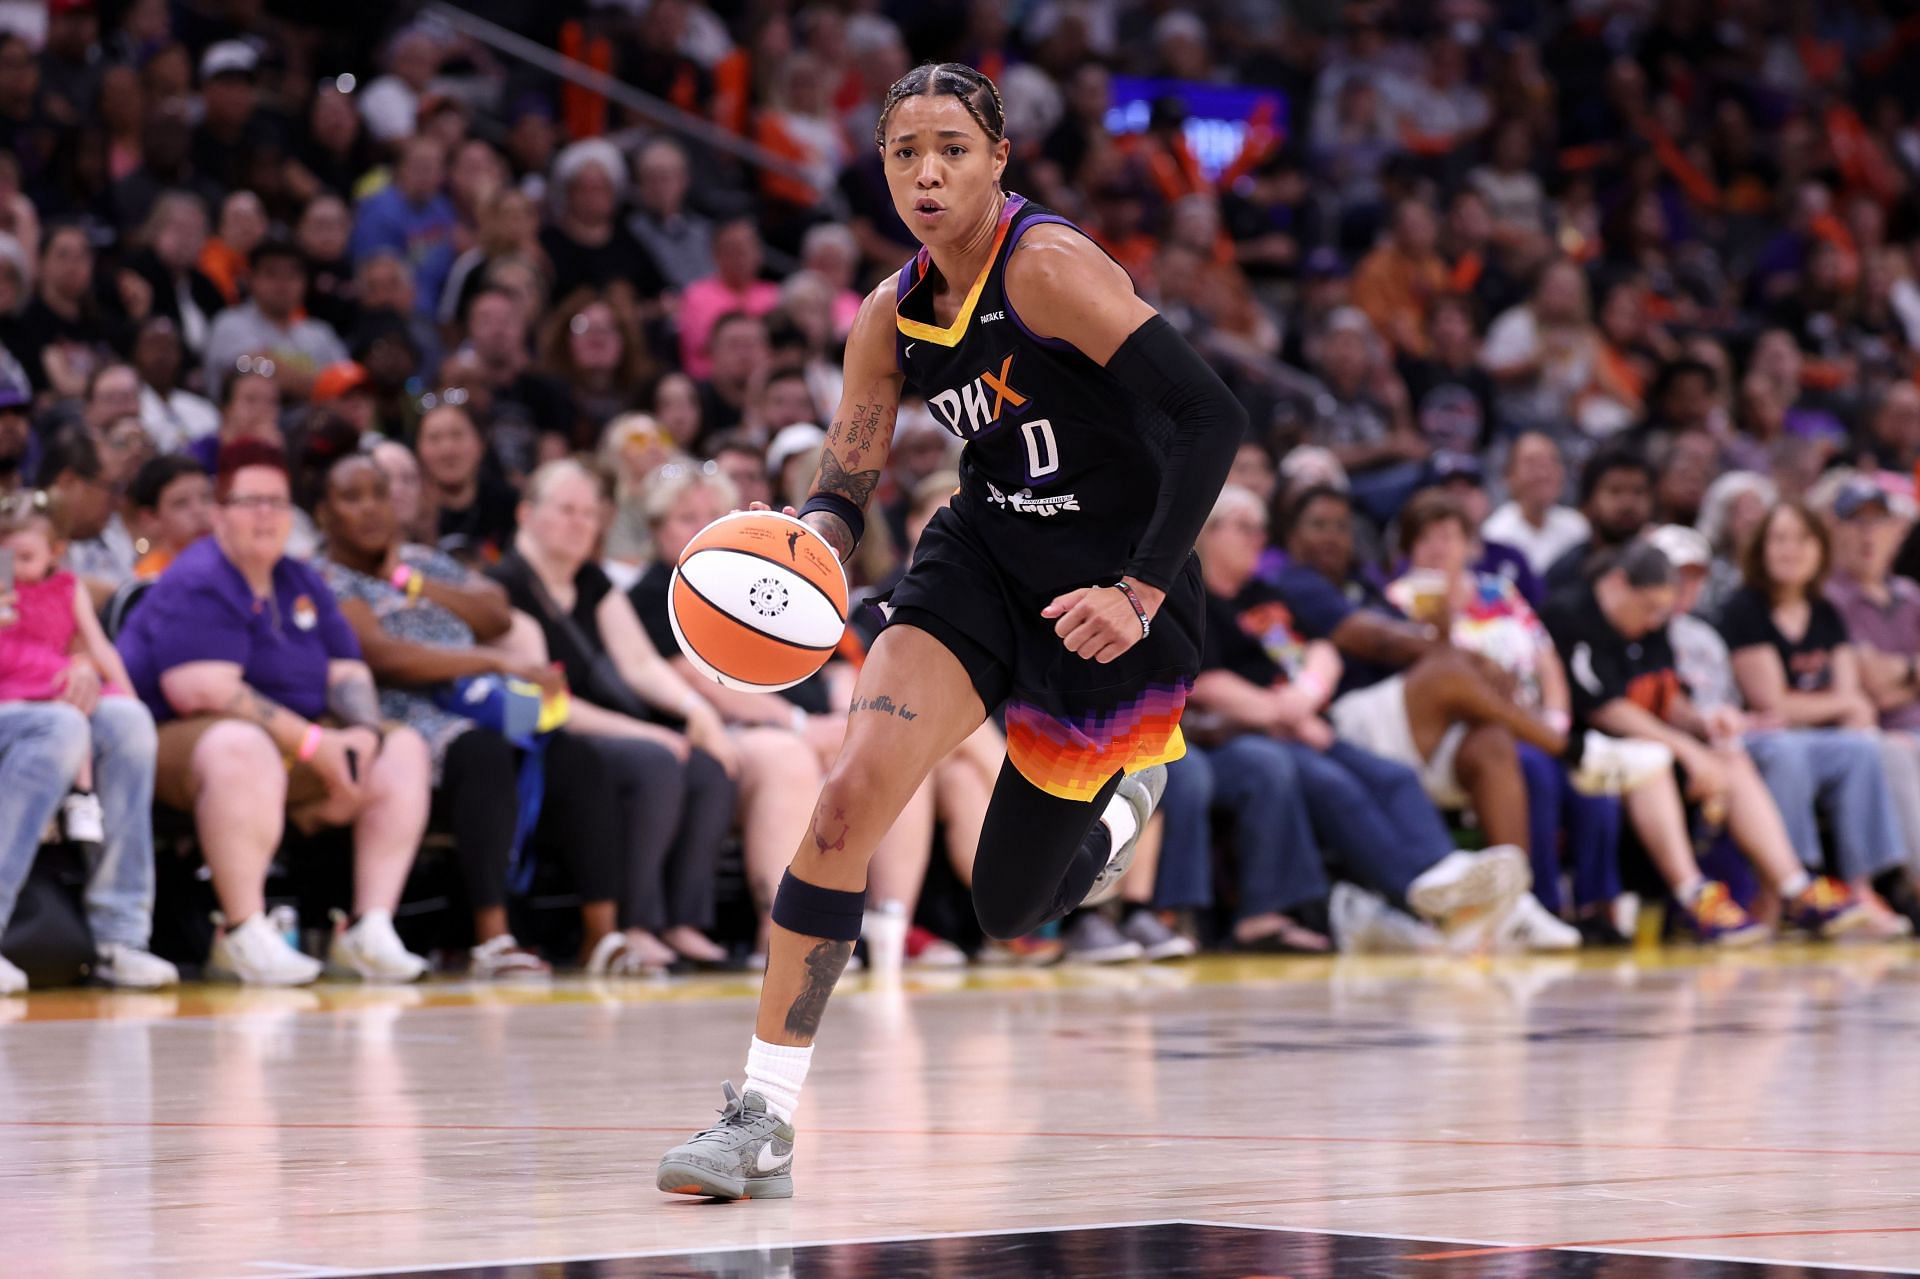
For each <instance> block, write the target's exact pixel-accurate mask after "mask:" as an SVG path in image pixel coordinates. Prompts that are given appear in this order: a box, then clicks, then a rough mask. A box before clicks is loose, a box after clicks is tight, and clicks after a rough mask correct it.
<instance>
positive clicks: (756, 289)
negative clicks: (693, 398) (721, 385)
mask: <svg viewBox="0 0 1920 1279" xmlns="http://www.w3.org/2000/svg"><path fill="white" fill-rule="evenodd" d="M713 264H714V268H715V269H714V273H713V274H712V275H709V276H707V277H705V278H704V279H700V280H695V281H694V282H693V283H692V284H689V285H688V286H687V291H686V292H685V293H684V294H683V295H682V296H681V298H680V364H681V367H683V368H684V369H686V371H687V372H688V373H690V374H692V375H693V376H694V377H696V378H705V377H707V376H708V375H709V374H710V373H711V372H712V370H713V361H712V359H711V357H710V356H709V354H708V351H707V340H708V338H709V337H711V336H712V334H713V325H714V321H716V320H718V319H719V318H720V317H721V316H723V315H725V314H727V313H728V312H729V311H744V312H746V313H747V314H748V315H765V314H766V313H767V312H769V311H771V310H773V309H774V308H775V307H777V306H779V305H780V286H779V285H777V284H775V283H773V282H772V281H771V280H763V279H761V278H760V231H759V229H758V228H757V227H756V226H755V225H754V221H753V219H752V218H734V219H732V220H731V221H727V222H723V223H721V224H720V227H719V229H718V230H716V231H715V232H714V233H713Z"/></svg>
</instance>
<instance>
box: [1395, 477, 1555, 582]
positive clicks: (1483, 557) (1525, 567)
mask: <svg viewBox="0 0 1920 1279" xmlns="http://www.w3.org/2000/svg"><path fill="white" fill-rule="evenodd" d="M1419 491H1420V492H1423V493H1431V492H1439V493H1443V494H1445V495H1446V496H1447V497H1448V498H1449V499H1451V500H1452V502H1453V503H1454V505H1455V506H1457V507H1458V508H1459V510H1460V513H1461V515H1462V516H1464V517H1465V519H1466V529H1467V537H1468V540H1469V541H1470V542H1471V543H1472V545H1473V549H1474V555H1473V557H1472V565H1473V570H1474V572H1476V573H1480V574H1484V575H1485V576H1487V577H1492V578H1498V579H1499V580H1500V581H1502V582H1505V583H1507V584H1508V585H1509V586H1511V587H1512V588H1513V589H1514V590H1515V591H1518V592H1519V594H1520V598H1521V599H1523V600H1525V601H1526V602H1527V604H1528V606H1529V607H1531V608H1536V609H1537V608H1539V607H1540V606H1541V605H1542V604H1544V603H1546V588H1545V585H1544V584H1543V583H1542V582H1541V581H1540V577H1539V575H1538V574H1537V573H1535V572H1534V571H1533V568H1532V566H1531V565H1529V564H1528V563H1527V557H1526V556H1524V555H1522V554H1521V553H1520V552H1519V551H1518V550H1516V549H1515V548H1514V547H1511V546H1508V545H1507V544H1506V543H1504V542H1501V541H1499V540H1497V539H1495V538H1491V537H1488V536H1487V535H1486V533H1485V531H1484V530H1485V528H1486V523H1487V518H1488V512H1489V511H1490V509H1491V502H1490V501H1489V499H1488V497H1487V475H1486V472H1485V471H1484V470H1482V469H1481V466H1480V460H1479V459H1478V458H1477V457H1475V456H1474V455H1473V454H1471V453H1451V452H1447V453H1435V454H1434V455H1433V456H1432V457H1430V458H1428V459H1427V465H1426V467H1425V469H1424V470H1423V471H1422V472H1421V475H1420V489H1419ZM1404 532H1405V530H1404V529H1402V533H1403V535H1404ZM1405 549H1406V548H1405V546H1404V545H1403V546H1402V550H1403V551H1404V550H1405ZM1402 611H1404V610H1402Z"/></svg>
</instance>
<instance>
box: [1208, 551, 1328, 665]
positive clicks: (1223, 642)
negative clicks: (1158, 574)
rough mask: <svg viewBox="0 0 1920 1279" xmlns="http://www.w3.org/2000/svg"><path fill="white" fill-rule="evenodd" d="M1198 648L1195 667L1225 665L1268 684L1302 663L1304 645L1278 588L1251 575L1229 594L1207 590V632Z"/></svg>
mask: <svg viewBox="0 0 1920 1279" xmlns="http://www.w3.org/2000/svg"><path fill="white" fill-rule="evenodd" d="M1200 654H1201V656H1200V669H1201V670H1205V671H1215V670H1224V671H1231V672H1233V673H1234V674H1235V675H1238V676H1239V677H1240V678H1241V679H1243V680H1246V681H1247V682H1248V683H1250V684H1258V685H1260V686H1261V687H1263V688H1271V687H1274V686H1276V685H1280V684H1286V683H1289V682H1291V680H1292V679H1293V675H1294V672H1296V671H1298V670H1300V668H1301V667H1302V666H1304V665H1305V664H1306V656H1307V647H1306V643H1305V642H1304V641H1303V640H1302V639H1301V638H1300V636H1299V633H1298V632H1296V631H1295V630H1294V629H1293V610H1292V609H1290V608H1288V607H1287V604H1286V601H1285V600H1283V599H1281V598H1280V592H1279V591H1277V590H1275V589H1274V588H1273V587H1271V586H1269V585H1267V584H1266V583H1265V582H1262V581H1260V580H1259V579H1257V578H1256V579H1255V580H1253V581H1251V582H1248V583H1247V584H1246V585H1245V586H1244V587H1242V588H1241V590H1240V593H1239V594H1238V595H1235V596H1234V597H1233V598H1231V599H1228V598H1227V597H1226V596H1224V595H1215V594H1214V593H1213V592H1212V591H1208V592H1207V637H1206V642H1205V644H1203V645H1202V646H1201V650H1200Z"/></svg>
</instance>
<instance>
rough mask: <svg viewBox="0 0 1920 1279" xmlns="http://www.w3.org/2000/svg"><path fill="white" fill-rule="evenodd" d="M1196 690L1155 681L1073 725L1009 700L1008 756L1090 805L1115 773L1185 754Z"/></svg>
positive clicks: (1029, 775) (1045, 786)
mask: <svg viewBox="0 0 1920 1279" xmlns="http://www.w3.org/2000/svg"><path fill="white" fill-rule="evenodd" d="M1192 688H1193V685H1192V684H1191V683H1189V682H1187V681H1184V680H1183V681H1181V682H1180V683H1178V684H1149V685H1147V686H1146V687H1145V688H1144V689H1142V690H1141V691H1140V693H1139V694H1138V695H1136V696H1135V697H1134V698H1133V699H1132V700H1131V701H1128V702H1126V703H1124V704H1122V705H1120V706H1118V707H1116V708H1114V709H1113V710H1110V711H1095V712H1092V713H1090V714H1087V715H1084V716H1080V717H1078V718H1077V719H1076V720H1074V721H1068V720H1063V719H1060V718H1057V717H1056V716H1054V715H1051V714H1049V713H1048V712H1046V711H1044V710H1041V709H1040V708H1039V707H1037V706H1033V705H1031V704H1030V703H1027V702H1023V701H1021V700H1020V698H1019V697H1018V696H1015V697H1012V698H1010V699H1008V701H1007V758H1008V759H1010V760H1012V761H1013V766H1014V767H1015V768H1017V769H1019V770H1020V775H1021V776H1022V777H1024V778H1026V779H1027V780H1028V781H1030V782H1032V783H1033V784H1034V785H1035V786H1038V787H1039V788H1040V789H1041V790H1043V791H1045V792H1046V793H1047V794H1049V795H1056V796H1058V797H1060V798H1061V799H1073V800H1079V801H1081V802H1083V803H1084V802H1086V801H1088V800H1091V799H1093V797H1094V796H1096V795H1098V794H1099V793H1100V788H1101V787H1102V786H1105V785H1106V784H1107V779H1108V778H1110V777H1112V776H1113V775H1114V774H1115V773H1137V772H1139V771H1140V770H1141V769H1143V768H1149V767H1151V766H1152V765H1154V764H1169V763H1172V762H1173V761H1174V760H1176V759H1179V758H1180V757H1181V756H1182V755H1185V754H1186V753H1187V742H1186V738H1185V737H1184V736H1183V735H1182V734H1181V732H1180V713H1181V711H1183V710H1184V709H1185V708H1186V704H1187V693H1188V692H1189V691H1190V690H1191V689H1192Z"/></svg>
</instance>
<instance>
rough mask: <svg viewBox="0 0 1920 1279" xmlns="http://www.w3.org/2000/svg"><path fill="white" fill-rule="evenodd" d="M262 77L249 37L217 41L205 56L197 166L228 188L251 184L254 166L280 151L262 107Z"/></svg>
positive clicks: (195, 150)
mask: <svg viewBox="0 0 1920 1279" xmlns="http://www.w3.org/2000/svg"><path fill="white" fill-rule="evenodd" d="M259 76H260V54H259V52H258V51H257V50H256V49H255V48H254V46H253V45H252V44H250V43H248V42H247V41H245V40H217V41H215V42H214V43H212V44H210V45H208V46H207V49H206V51H205V52H204V53H202V54H201V55H200V122H199V124H197V125H196V126H195V127H194V131H193V153H192V154H193V167H194V171H195V172H196V173H200V174H203V175H205V176H206V177H207V178H209V179H211V180H212V181H214V182H217V183H218V184H219V185H220V186H221V187H223V188H225V189H227V190H233V189H235V188H237V187H250V186H252V185H253V181H252V179H253V173H252V171H251V167H250V166H252V165H253V164H254V163H255V162H256V160H257V158H258V157H259V156H260V155H261V154H262V153H277V152H278V150H279V142H278V139H277V138H276V137H275V136H274V134H273V132H272V128H271V126H270V125H269V124H268V122H267V120H266V118H265V115H264V113H263V112H262V111H261V110H260V89H259Z"/></svg>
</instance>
